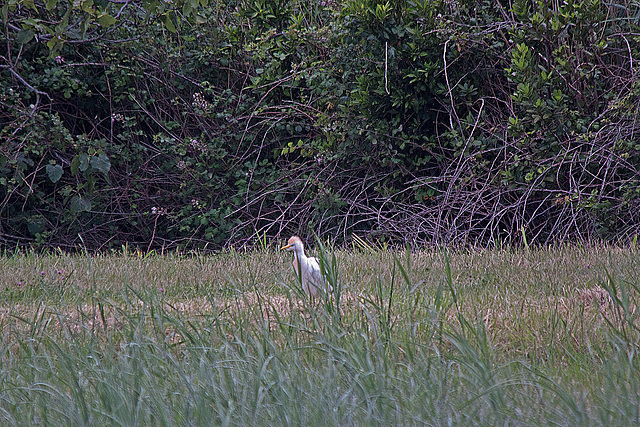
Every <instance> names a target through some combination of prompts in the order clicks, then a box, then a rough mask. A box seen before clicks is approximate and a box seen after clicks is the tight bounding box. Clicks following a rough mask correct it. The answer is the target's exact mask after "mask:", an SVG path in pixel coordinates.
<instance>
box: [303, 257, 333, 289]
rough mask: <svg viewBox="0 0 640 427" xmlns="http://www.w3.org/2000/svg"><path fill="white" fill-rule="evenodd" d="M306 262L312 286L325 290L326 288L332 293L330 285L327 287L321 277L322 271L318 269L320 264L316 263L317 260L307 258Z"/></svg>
mask: <svg viewBox="0 0 640 427" xmlns="http://www.w3.org/2000/svg"><path fill="white" fill-rule="evenodd" d="M308 260H309V270H310V276H311V281H312V282H313V284H314V285H316V286H317V287H321V288H323V289H325V290H327V288H328V291H329V292H332V291H333V289H332V288H331V285H329V284H328V283H327V281H326V279H325V278H324V276H322V269H321V268H320V262H319V261H318V258H314V257H311V258H308Z"/></svg>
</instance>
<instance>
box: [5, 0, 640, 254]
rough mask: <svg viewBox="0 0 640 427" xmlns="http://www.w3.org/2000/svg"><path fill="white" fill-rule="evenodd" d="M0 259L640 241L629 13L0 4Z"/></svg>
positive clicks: (437, 6)
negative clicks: (379, 243)
mask: <svg viewBox="0 0 640 427" xmlns="http://www.w3.org/2000/svg"><path fill="white" fill-rule="evenodd" d="M0 15H1V16H0V18H1V21H2V24H1V25H2V27H1V29H2V34H3V35H4V38H5V41H3V42H1V46H0V75H1V80H0V105H2V108H1V110H0V141H1V145H0V244H2V245H3V246H5V247H12V246H15V245H16V244H19V245H23V244H28V245H33V246H37V247H45V246H54V247H55V246H59V247H62V248H73V247H77V246H78V245H79V244H82V245H85V246H86V247H88V248H90V249H107V248H110V247H119V246H120V245H121V244H123V243H124V242H129V243H133V244H136V245H140V246H141V247H143V248H145V249H147V248H148V249H152V248H160V247H174V246H180V247H183V248H198V247H205V246H207V247H209V248H216V247H221V246H223V245H225V244H239V243H251V242H255V241H256V240H262V239H264V238H266V237H272V236H280V235H283V234H284V235H289V234H293V233H299V234H302V235H309V234H311V233H317V234H318V235H321V236H326V235H331V236H337V238H338V239H339V240H346V239H348V238H349V236H350V235H351V234H352V233H356V234H358V235H362V236H367V237H369V238H371V239H385V240H387V241H394V242H402V243H438V244H442V243H444V244H447V243H457V244H459V243H471V244H495V243H524V244H535V243H549V242H553V241H560V240H581V239H624V238H632V237H633V236H634V235H635V234H637V233H638V232H640V174H639V168H640V138H639V136H638V132H640V120H639V119H640V112H639V105H640V84H639V82H638V77H637V74H636V71H637V70H638V62H639V61H640V54H639V47H640V31H639V28H640V26H639V20H640V4H638V3H637V2H635V1H631V0H622V1H611V2H605V1H597V0H575V1H559V0H551V1H537V2H531V1H525V0H512V1H493V0H491V1H490V0H487V1H462V0H461V1H455V0H446V1H434V0H415V1H410V0H396V1H381V0H347V1H344V2H336V1H334V0H325V1H311V0H293V1H285V0H237V1H225V0H211V1H208V0H179V1H172V2H165V1H158V0H156V1H150V0H125V1H122V0H77V1H73V2H70V1H66V0H46V1H41V0H6V1H5V2H4V5H3V6H2V7H1V8H0Z"/></svg>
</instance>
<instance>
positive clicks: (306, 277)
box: [282, 236, 333, 297]
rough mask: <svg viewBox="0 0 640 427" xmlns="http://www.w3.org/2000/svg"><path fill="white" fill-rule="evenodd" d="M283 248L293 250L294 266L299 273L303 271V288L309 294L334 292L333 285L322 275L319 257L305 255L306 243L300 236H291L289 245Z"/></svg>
mask: <svg viewBox="0 0 640 427" xmlns="http://www.w3.org/2000/svg"><path fill="white" fill-rule="evenodd" d="M282 249H283V250H284V249H286V250H287V251H289V252H293V268H294V270H295V271H296V274H298V275H300V271H302V275H301V279H302V289H304V291H305V292H306V293H307V294H309V295H311V296H313V297H317V296H318V295H319V294H320V292H333V288H332V287H331V285H330V284H329V283H327V281H326V279H325V278H324V277H323V276H322V270H321V269H320V263H319V262H318V259H317V258H314V257H308V256H306V255H305V253H304V244H303V243H302V240H301V239H300V238H299V237H298V236H293V237H292V238H290V239H289V241H288V242H287V245H286V246H283V247H282ZM298 268H300V270H298Z"/></svg>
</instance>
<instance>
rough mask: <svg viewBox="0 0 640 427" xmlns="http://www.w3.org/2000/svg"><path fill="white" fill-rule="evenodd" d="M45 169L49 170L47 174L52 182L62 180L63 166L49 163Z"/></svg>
mask: <svg viewBox="0 0 640 427" xmlns="http://www.w3.org/2000/svg"><path fill="white" fill-rule="evenodd" d="M45 169H46V171H47V175H48V176H49V179H50V180H51V182H53V183H56V182H58V181H60V178H62V172H63V171H62V166H60V165H47V167H46V168H45Z"/></svg>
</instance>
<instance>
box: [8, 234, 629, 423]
mask: <svg viewBox="0 0 640 427" xmlns="http://www.w3.org/2000/svg"><path fill="white" fill-rule="evenodd" d="M312 252H313V251H312ZM315 252H316V254H317V252H318V251H315ZM288 255H289V254H284V253H280V252H278V251H276V250H268V249H265V250H262V251H259V252H253V253H238V252H230V253H224V254H219V255H215V256H203V255H189V256H187V255H179V254H165V255H157V254H147V255H143V254H139V253H136V252H131V251H127V250H123V251H122V252H121V253H118V254H111V255H97V256H86V255H75V256H72V255H68V254H62V253H61V254H49V255H41V254H10V253H5V254H4V255H3V256H1V257H0V325H1V329H0V330H1V331H2V347H1V351H2V353H1V355H0V371H1V372H0V424H1V425H19V426H26V425H34V424H35V425H100V426H102V425H123V426H134V425H154V426H156V425H199V424H203V425H211V424H213V425H270V426H271V425H425V424H427V425H506V424H509V425H543V424H558V425H581V426H582V425H638V423H640V376H639V373H640V371H639V368H640V363H639V361H638V350H640V331H639V330H638V325H639V322H638V319H637V318H638V311H637V304H638V301H637V299H638V297H639V296H640V294H639V288H640V274H639V273H640V256H639V254H638V252H636V251H635V250H631V249H624V248H615V247H605V246H587V247H582V246H580V247H578V246H566V247H560V248H553V249H532V250H526V251H525V250H520V251H516V250H459V251H451V252H449V253H445V252H444V251H436V250H433V251H420V252H414V253H408V252H402V251H398V252H394V251H391V250H377V249H373V248H367V247H361V248H354V249H353V250H350V251H335V252H330V251H322V253H321V255H322V257H323V259H324V264H325V265H326V270H327V274H328V276H329V278H330V279H329V280H330V281H331V282H332V284H333V286H334V289H335V290H336V292H335V295H334V296H333V298H331V299H327V300H323V301H309V300H307V299H306V298H305V297H304V295H302V293H301V292H300V290H299V289H300V286H299V283H298V281H297V280H296V277H295V275H294V274H293V273H292V269H291V265H290V258H289V256H288Z"/></svg>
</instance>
